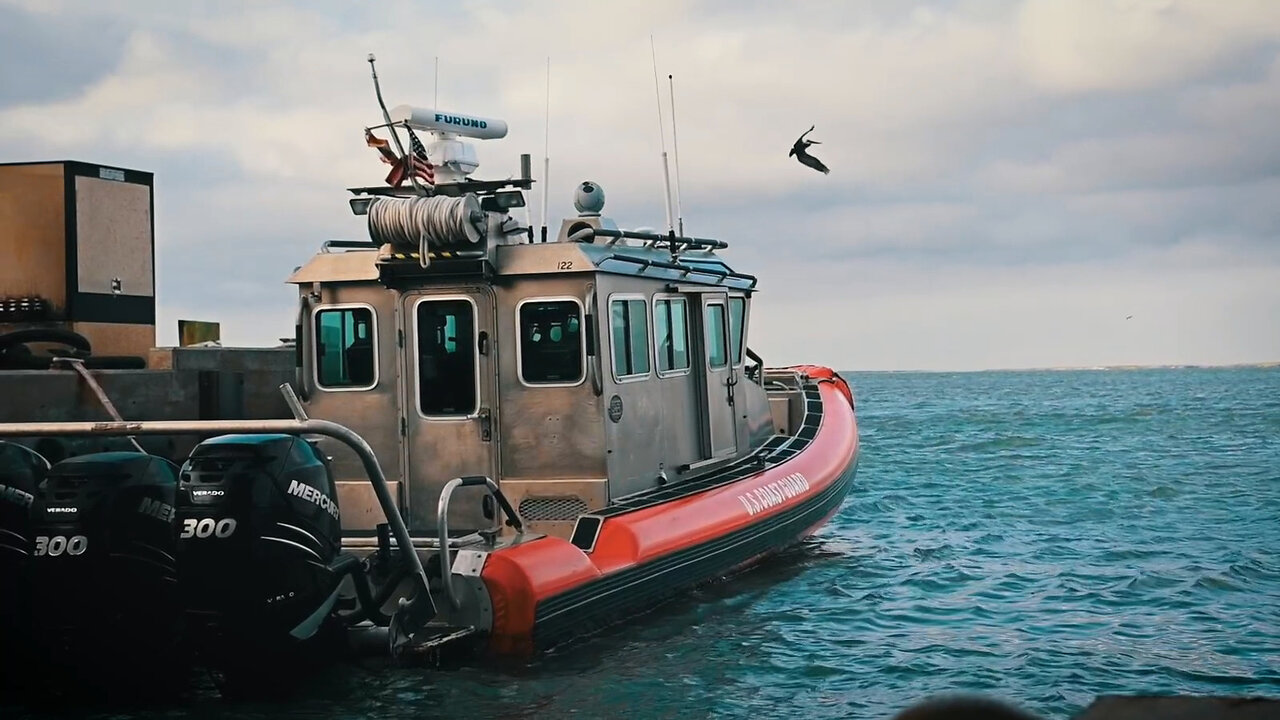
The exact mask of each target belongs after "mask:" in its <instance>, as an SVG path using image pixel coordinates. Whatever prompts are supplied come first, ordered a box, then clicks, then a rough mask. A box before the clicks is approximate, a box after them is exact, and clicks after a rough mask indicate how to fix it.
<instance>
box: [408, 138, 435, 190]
mask: <svg viewBox="0 0 1280 720" xmlns="http://www.w3.org/2000/svg"><path fill="white" fill-rule="evenodd" d="M405 130H407V131H408V132H409V157H410V159H411V160H412V162H413V174H414V175H417V176H418V177H420V178H422V179H423V180H425V181H427V182H428V183H430V184H432V185H435V184H436V169H435V167H434V166H433V165H432V164H431V161H430V160H427V149H426V148H424V147H422V142H421V141H420V140H418V136H417V135H416V134H414V132H413V128H409V127H406V128H405Z"/></svg>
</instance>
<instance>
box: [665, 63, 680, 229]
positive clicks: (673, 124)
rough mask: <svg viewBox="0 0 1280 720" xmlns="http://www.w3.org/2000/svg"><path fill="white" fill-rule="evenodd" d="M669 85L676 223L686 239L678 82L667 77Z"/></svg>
mask: <svg viewBox="0 0 1280 720" xmlns="http://www.w3.org/2000/svg"><path fill="white" fill-rule="evenodd" d="M667 84H668V85H669V86H670V87H671V150H672V151H674V152H675V155H676V222H677V223H678V224H679V228H680V236H681V237H684V210H683V209H681V207H680V140H679V139H678V138H677V136H676V81H675V78H673V77H671V76H670V75H668V76H667Z"/></svg>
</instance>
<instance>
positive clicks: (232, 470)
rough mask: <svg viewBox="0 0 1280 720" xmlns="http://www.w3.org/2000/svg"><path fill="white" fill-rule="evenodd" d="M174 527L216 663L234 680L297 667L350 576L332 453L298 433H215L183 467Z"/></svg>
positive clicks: (181, 568)
mask: <svg viewBox="0 0 1280 720" xmlns="http://www.w3.org/2000/svg"><path fill="white" fill-rule="evenodd" d="M177 525H178V536H177V538H178V539H177V543H178V545H177V557H178V578H179V588H180V593H181V597H182V606H183V609H184V611H185V613H186V617H187V620H188V626H189V629H190V631H191V632H192V633H193V642H194V643H195V644H196V646H197V650H198V651H199V652H201V653H202V654H203V655H204V656H205V660H206V661H207V662H208V663H209V665H210V666H211V667H213V668H214V669H216V670H217V671H219V672H220V673H221V674H223V676H224V678H225V679H226V681H227V682H228V683H229V684H230V683H235V682H237V679H239V680H242V681H243V680H262V681H267V680H268V679H270V680H272V681H279V680H281V679H282V678H281V673H280V671H281V670H286V669H291V668H292V669H296V665H297V663H296V662H295V660H297V659H298V658H300V657H302V654H301V653H300V652H298V651H299V650H300V648H301V647H302V646H301V643H302V642H303V641H308V640H312V639H313V638H316V637H317V636H318V635H319V631H320V630H321V628H322V627H324V626H325V625H326V620H328V619H330V617H331V615H332V613H333V610H334V605H335V603H336V601H337V599H338V589H339V585H340V583H341V580H342V573H341V572H340V571H338V570H337V569H335V568H337V567H338V566H339V565H341V563H339V562H338V560H339V552H340V550H341V547H342V530H341V524H340V523H339V516H338V504H337V499H336V487H335V485H334V482H333V477H332V476H331V475H330V472H329V466H328V460H327V458H325V456H324V455H323V454H322V453H321V452H320V451H319V450H318V449H317V448H316V447H315V446H314V445H312V444H311V443H310V442H308V441H307V440H305V439H303V438H300V437H295V436H292V435H277V434H268V435H225V436H222V437H217V438H212V439H210V440H206V441H205V442H203V443H201V444H200V445H198V446H197V447H196V448H195V449H194V450H192V452H191V455H190V457H189V458H188V459H187V462H186V464H184V465H183V467H182V472H181V482H180V484H179V489H178V496H177ZM267 668H270V672H267V673H263V672H261V671H262V670H264V669H267ZM225 689H226V688H224V690H225ZM255 689H256V688H255Z"/></svg>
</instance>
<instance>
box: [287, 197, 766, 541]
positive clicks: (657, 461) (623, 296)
mask: <svg viewBox="0 0 1280 720" xmlns="http://www.w3.org/2000/svg"><path fill="white" fill-rule="evenodd" d="M473 185H474V186H480V185H481V184H480V183H467V184H466V185H464V186H461V187H454V188H443V187H441V186H437V187H436V190H437V191H442V190H455V191H459V190H464V189H465V190H470V191H471V193H470V194H472V195H473V196H474V198H475V199H474V201H470V202H471V204H472V205H476V204H478V205H479V206H480V207H481V208H484V209H482V210H481V211H480V212H481V213H483V215H484V216H485V217H484V218H483V222H481V223H478V224H481V225H482V226H483V227H484V228H486V230H488V231H490V232H488V233H486V237H485V238H483V239H481V240H480V241H479V242H478V243H476V245H477V246H478V248H477V249H473V250H471V251H469V252H466V251H454V252H450V251H447V250H440V251H433V250H430V249H428V250H427V258H426V260H425V262H424V259H423V257H422V255H421V253H419V252H416V251H411V252H401V251H400V250H399V249H397V248H396V247H395V246H394V245H393V244H391V243H387V244H379V243H377V242H376V241H370V242H369V243H360V242H352V243H339V244H337V245H341V247H335V246H334V245H333V244H331V245H329V246H326V247H325V248H324V250H323V251H322V252H320V253H318V254H317V255H316V256H314V257H313V258H312V259H311V260H310V261H309V262H308V263H307V264H305V265H303V266H302V267H301V268H299V269H298V270H297V271H296V272H295V273H294V274H293V276H292V277H291V278H290V282H291V283H294V284H296V285H297V286H298V288H299V293H300V296H299V299H300V310H299V325H298V329H299V338H298V348H299V357H298V371H299V372H298V382H297V385H298V387H299V388H300V390H301V392H300V395H301V396H302V398H303V400H304V402H305V403H306V404H307V406H308V412H309V414H311V415H312V416H314V417H324V418H326V419H331V420H333V421H335V422H338V423H341V424H343V425H346V426H348V427H350V428H352V429H353V430H355V431H356V432H358V433H359V434H360V435H362V436H364V437H365V438H366V439H367V440H368V441H369V443H370V445H371V446H372V447H373V449H374V451H375V453H376V454H377V456H378V458H379V460H380V462H382V464H383V466H384V467H386V468H388V469H390V468H399V473H398V477H399V480H398V481H396V482H394V483H393V493H394V494H395V495H396V498H397V500H398V502H399V504H400V508H401V512H402V514H403V515H404V516H405V519H406V521H407V523H408V526H409V528H410V530H411V531H412V532H414V533H415V535H417V534H419V533H421V534H423V535H432V534H433V530H434V528H435V527H436V513H437V503H438V499H439V496H440V491H441V488H442V487H443V486H444V485H445V484H446V483H447V482H449V481H450V480H451V479H453V478H456V477H462V476H468V475H483V476H487V477H490V478H492V479H494V480H495V481H496V482H498V484H499V485H500V486H501V488H502V491H503V493H504V494H505V495H506V496H507V498H508V499H509V500H510V501H511V503H512V504H513V505H514V506H515V507H516V508H517V510H518V512H519V514H520V517H521V518H522V519H523V520H524V522H525V524H526V526H527V527H528V528H529V529H531V530H533V531H535V532H541V533H545V534H553V535H558V536H563V537H568V536H569V534H570V533H571V532H572V530H573V527H574V523H575V522H576V521H577V519H578V518H579V517H580V516H581V515H583V514H586V513H588V512H590V511H592V510H595V509H598V508H602V507H604V506H605V505H607V504H609V503H610V502H612V501H616V500H617V499H619V498H624V497H626V496H629V495H633V494H636V493H643V492H646V491H651V490H653V489H655V488H658V487H660V486H662V485H664V484H666V483H669V482H674V481H678V480H680V479H681V478H682V477H685V476H687V475H689V474H691V473H696V472H698V471H699V470H700V469H703V468H706V467H707V466H709V465H713V464H716V463H719V462H722V461H727V460H732V459H734V458H737V457H740V456H742V455H744V454H746V453H748V452H749V451H750V450H751V449H753V448H755V447H758V446H759V445H760V444H762V443H763V442H764V441H765V440H767V439H768V438H769V437H770V436H772V435H773V434H774V432H775V430H776V428H775V422H774V418H773V416H772V414H771V412H770V403H769V400H768V398H767V397H766V394H765V392H764V389H763V387H762V386H761V378H760V373H759V361H758V359H757V360H756V361H754V362H752V361H751V360H750V356H751V355H752V353H751V352H750V351H749V350H748V349H747V346H746V337H747V330H748V328H749V326H750V316H751V297H752V293H753V291H754V289H755V285H756V279H755V278H754V277H751V276H749V275H744V274H741V273H736V272H734V271H733V270H732V269H731V268H730V267H729V266H728V264H726V263H725V261H724V259H723V258H721V257H720V256H719V255H717V254H716V250H717V249H720V248H722V247H724V243H721V242H718V241H709V240H698V239H693V238H681V237H675V236H674V235H655V234H649V233H640V232H627V231H620V230H618V229H617V227H616V225H614V224H613V223H612V222H611V221H609V220H608V219H607V218H604V217H601V216H600V214H599V211H600V210H601V209H602V206H603V203H602V202H595V199H594V198H593V197H592V195H593V194H598V195H600V196H601V197H602V195H603V193H600V192H599V187H598V186H596V185H595V184H594V183H589V182H586V183H582V184H581V185H580V186H579V188H578V194H579V202H578V207H579V209H580V210H581V212H582V214H581V215H580V216H579V217H576V218H570V219H566V220H565V221H563V223H562V226H561V228H560V231H559V233H558V236H556V237H554V238H550V239H549V241H547V242H534V241H533V240H534V237H533V233H532V232H531V228H529V227H528V226H522V225H520V224H519V223H518V222H517V221H515V220H514V218H513V216H512V215H511V213H510V209H509V208H508V207H504V206H505V205H511V204H513V203H515V202H519V201H520V200H522V198H516V197H513V196H512V193H513V192H514V193H520V192H521V189H520V188H517V189H515V190H514V191H513V190H511V189H508V188H506V187H497V186H488V187H484V186H481V187H477V188H474V189H473V188H471V187H470V186H473ZM368 190H369V189H367V188H360V189H356V192H357V193H358V194H359V195H363V197H358V200H357V199H353V205H355V206H358V205H360V204H361V202H362V201H365V200H368V201H369V204H368V205H366V206H364V207H361V208H360V210H361V211H364V212H370V211H372V210H375V209H376V208H377V206H378V204H380V203H387V202H413V201H414V198H412V197H410V198H404V197H394V196H390V195H382V196H377V195H373V196H369V195H364V193H366V192H367V191H368ZM504 195H505V197H504ZM584 196H585V198H586V199H585V201H584ZM435 197H438V198H441V199H448V200H451V201H456V202H457V203H463V202H466V200H464V196H457V197H453V198H449V197H448V196H446V195H437V196H435ZM593 203H594V204H593ZM370 217H371V220H370V222H371V223H373V222H374V218H373V216H372V215H371V216H370ZM473 217H476V218H477V219H479V218H478V216H473ZM371 227H373V226H372V225H371ZM372 232H373V233H376V229H375V230H374V231H372ZM428 245H430V241H429V240H428ZM749 366H750V367H749ZM780 419H781V418H780ZM332 454H333V455H334V468H335V473H336V475H337V477H338V479H339V481H338V483H339V504H340V506H341V507H342V509H343V511H342V520H343V524H344V530H345V531H346V533H347V534H348V536H352V537H358V536H360V535H362V534H363V535H368V534H370V533H371V532H372V531H373V530H374V529H375V526H376V524H377V523H379V522H381V521H382V520H381V518H382V513H381V510H380V508H379V506H378V503H377V500H376V498H375V497H374V495H373V493H372V491H371V490H370V486H369V483H368V482H367V481H366V480H365V479H364V475H363V471H362V470H361V468H360V465H359V463H358V461H357V459H356V458H355V456H354V454H352V453H350V451H348V450H346V449H345V448H342V447H341V446H338V445H336V444H335V445H333V449H332ZM465 492H470V493H473V496H472V497H469V498H468V497H466V496H465V495H463V494H462V493H465ZM486 498H487V494H485V493H484V492H483V490H480V489H477V488H465V489H463V490H462V491H460V493H459V496H458V497H457V498H456V499H455V500H454V501H453V502H452V503H451V510H450V514H449V518H448V521H449V526H450V528H451V530H452V529H456V530H457V531H458V532H459V533H469V532H474V531H476V530H479V529H481V528H485V527H488V526H490V525H492V524H493V521H492V519H491V518H492V517H493V509H492V507H491V506H490V505H488V503H490V502H492V500H491V499H486ZM451 534H452V532H451Z"/></svg>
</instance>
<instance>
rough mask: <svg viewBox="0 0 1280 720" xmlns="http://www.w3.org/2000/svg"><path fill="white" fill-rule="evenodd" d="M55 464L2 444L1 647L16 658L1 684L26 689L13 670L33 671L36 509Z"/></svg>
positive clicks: (0, 505) (12, 444)
mask: <svg viewBox="0 0 1280 720" xmlns="http://www.w3.org/2000/svg"><path fill="white" fill-rule="evenodd" d="M48 471H49V463H48V461H47V460H45V459H44V458H43V457H41V456H40V455H39V454H37V453H36V452H35V451H34V450H31V449H30V448H28V447H26V446H24V445H18V444H16V443H10V442H0V648H4V653H5V655H7V656H9V657H10V658H11V659H10V661H9V663H8V665H9V667H10V668H11V669H12V670H11V672H6V673H0V675H3V677H4V679H3V680H2V681H0V683H3V686H8V684H9V683H10V681H13V682H14V683H15V685H21V684H22V681H21V679H19V678H15V677H14V676H13V672H16V671H19V670H22V669H24V668H26V667H29V665H30V663H29V662H27V661H26V660H27V658H26V657H25V656H26V655H27V652H28V651H29V648H30V640H31V637H30V634H29V632H28V629H29V627H30V616H29V613H28V605H27V603H28V599H29V594H30V592H31V584H30V575H29V574H30V560H31V545H32V540H31V505H32V503H33V502H34V501H35V497H36V493H37V492H38V491H39V490H38V488H39V486H40V483H41V482H43V481H44V476H45V473H47V472H48Z"/></svg>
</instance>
